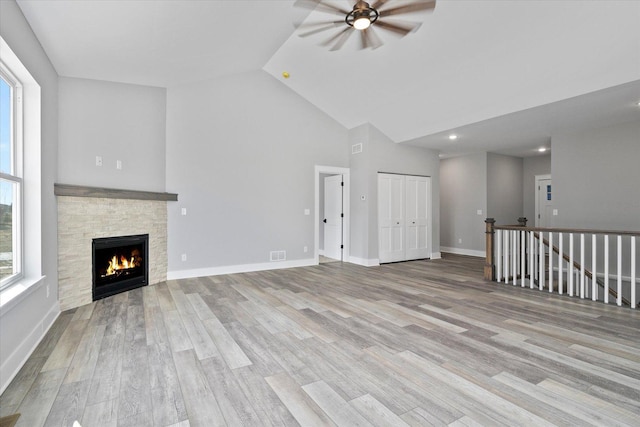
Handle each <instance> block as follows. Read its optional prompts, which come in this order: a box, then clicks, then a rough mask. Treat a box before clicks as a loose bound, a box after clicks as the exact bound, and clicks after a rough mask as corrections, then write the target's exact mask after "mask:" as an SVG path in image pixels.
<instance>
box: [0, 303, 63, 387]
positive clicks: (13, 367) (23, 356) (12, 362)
mask: <svg viewBox="0 0 640 427" xmlns="http://www.w3.org/2000/svg"><path fill="white" fill-rule="evenodd" d="M5 313H6V311H5ZM59 315H60V305H59V304H55V305H53V306H52V307H51V309H50V310H49V311H48V312H47V314H45V315H44V316H43V317H42V320H41V321H40V322H38V323H37V324H36V326H35V327H34V328H33V330H32V331H31V333H29V334H28V335H27V336H26V337H25V338H24V339H23V340H22V342H21V343H20V345H18V347H16V349H15V350H14V351H13V353H11V354H10V355H9V357H7V358H6V359H5V360H4V362H3V363H2V366H0V372H1V373H2V375H0V378H2V381H3V382H2V384H0V394H2V393H4V391H5V390H6V388H7V387H8V386H9V384H11V381H13V379H14V378H15V376H16V375H17V374H18V372H20V369H22V367H23V366H24V364H25V363H26V362H27V360H28V359H29V357H31V354H32V353H33V352H34V350H35V349H36V347H38V344H40V341H42V339H43V338H44V336H45V335H46V334H47V332H49V329H51V326H53V323H54V322H55V321H56V319H57V318H58V316H59Z"/></svg>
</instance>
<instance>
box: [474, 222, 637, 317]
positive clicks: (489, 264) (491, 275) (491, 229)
mask: <svg viewBox="0 0 640 427" xmlns="http://www.w3.org/2000/svg"><path fill="white" fill-rule="evenodd" d="M485 223H486V243H487V245H486V249H487V250H486V262H485V266H484V278H485V280H490V281H494V280H496V279H497V278H499V277H501V274H500V273H501V272H499V271H497V270H496V265H494V264H495V262H496V256H498V254H495V253H494V251H495V248H496V246H495V242H494V240H495V232H496V230H499V231H502V230H504V231H518V232H522V231H525V232H531V234H533V238H534V239H537V240H538V242H540V245H544V246H546V247H547V248H551V249H550V254H548V255H547V254H545V256H547V257H550V262H551V259H552V257H553V256H554V254H558V255H559V256H562V259H563V260H564V261H565V262H567V264H569V263H570V262H571V263H572V265H571V267H572V268H575V269H576V270H578V271H581V273H582V274H584V276H583V277H586V278H588V279H589V280H591V282H592V283H593V284H594V286H595V285H596V284H597V285H598V286H600V288H602V289H604V288H605V287H606V288H607V292H608V294H607V295H605V299H607V298H608V296H609V295H611V296H613V297H614V298H615V299H616V301H617V302H618V304H620V303H622V304H625V305H628V306H631V307H632V308H636V304H633V303H631V302H630V301H629V300H627V299H626V298H624V297H623V296H622V295H619V292H618V291H617V290H616V289H615V288H614V287H609V286H606V285H605V283H604V282H605V280H602V279H601V278H598V277H597V276H595V277H594V274H593V272H592V271H590V270H589V269H587V268H585V267H584V266H582V265H581V264H580V263H579V262H578V261H576V260H571V259H570V257H569V255H567V254H565V253H562V254H561V253H560V248H559V247H558V246H555V245H552V246H550V245H549V240H547V239H545V238H544V233H549V234H550V235H553V234H554V233H561V234H565V235H569V234H582V235H584V234H591V235H592V236H593V238H594V240H595V236H597V235H603V236H608V235H613V236H617V237H618V245H620V237H621V236H627V237H631V239H632V242H635V239H636V238H637V237H638V236H640V231H628V230H595V229H581V228H551V227H527V219H526V218H518V225H495V220H494V219H493V218H487V219H486V220H485ZM518 234H519V233H518ZM524 234H525V235H529V233H524ZM498 243H500V242H498ZM532 245H533V242H532ZM560 245H562V242H561V243H560ZM498 246H499V245H498ZM527 246H528V245H527ZM522 250H523V251H524V248H523V249H522ZM631 250H632V254H633V253H635V246H633V247H632V248H631ZM500 256H501V255H500ZM515 256H518V255H517V254H516V255H515ZM541 256H542V255H541ZM497 261H498V263H499V262H500V259H497ZM522 262H523V263H524V265H526V259H525V260H523V261H522ZM618 263H620V258H618ZM560 264H561V263H560ZM514 268H515V267H514ZM508 269H509V267H508V266H507V265H506V264H505V276H508V277H505V281H506V280H510V277H513V279H514V280H515V277H516V276H515V274H516V273H515V272H513V273H512V274H513V275H514V276H510V274H507V270H508ZM618 269H620V267H618ZM631 271H632V273H631V278H632V286H635V284H634V282H635V277H637V276H636V275H635V272H636V270H635V263H634V262H633V260H632V270H631ZM523 274H525V273H523ZM533 274H534V273H530V275H526V276H521V275H520V274H518V276H517V277H519V278H521V279H522V280H524V277H528V278H529V280H530V281H533V282H535V280H534V279H533ZM541 274H542V273H541ZM550 274H551V272H550ZM560 274H563V273H562V272H561V273H560ZM543 277H544V276H543ZM551 280H552V279H551ZM620 280H621V276H620V273H618V287H620ZM533 282H531V283H533ZM514 284H515V281H514ZM523 286H524V284H523ZM532 286H533V285H532ZM550 286H551V285H550ZM540 289H542V288H540ZM581 292H583V291H582V290H581ZM581 295H582V294H581ZM632 298H635V288H632ZM634 302H635V301H634ZM638 305H640V302H638Z"/></svg>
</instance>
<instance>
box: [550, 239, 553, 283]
mask: <svg viewBox="0 0 640 427" xmlns="http://www.w3.org/2000/svg"><path fill="white" fill-rule="evenodd" d="M549 292H553V232H552V231H550V232H549Z"/></svg>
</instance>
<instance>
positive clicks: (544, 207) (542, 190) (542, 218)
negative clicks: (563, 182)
mask: <svg viewBox="0 0 640 427" xmlns="http://www.w3.org/2000/svg"><path fill="white" fill-rule="evenodd" d="M551 189H552V186H551V179H550V178H549V179H540V180H538V188H537V191H538V195H537V197H538V212H536V227H551V215H552V214H553V196H552V191H551Z"/></svg>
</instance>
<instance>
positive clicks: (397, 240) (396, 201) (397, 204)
mask: <svg viewBox="0 0 640 427" xmlns="http://www.w3.org/2000/svg"><path fill="white" fill-rule="evenodd" d="M404 204H405V201H404V176H402V175H392V174H386V173H379V174H378V236H379V239H380V246H379V249H378V252H379V253H378V258H379V260H380V262H395V261H402V260H403V259H404V257H405V242H404V238H405V233H404V217H405V213H404Z"/></svg>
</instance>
